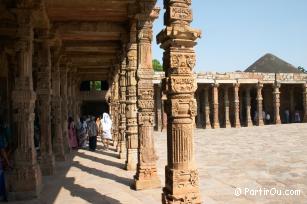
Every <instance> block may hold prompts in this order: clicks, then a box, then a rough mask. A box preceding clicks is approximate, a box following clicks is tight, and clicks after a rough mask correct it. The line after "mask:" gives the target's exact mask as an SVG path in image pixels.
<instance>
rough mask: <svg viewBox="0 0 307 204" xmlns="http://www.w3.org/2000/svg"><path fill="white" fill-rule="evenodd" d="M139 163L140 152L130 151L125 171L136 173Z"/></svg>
mask: <svg viewBox="0 0 307 204" xmlns="http://www.w3.org/2000/svg"><path fill="white" fill-rule="evenodd" d="M137 163H138V150H137V149H128V152H127V160H126V164H125V169H126V170H127V171H134V170H136V167H137Z"/></svg>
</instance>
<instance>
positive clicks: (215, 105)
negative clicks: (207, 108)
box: [212, 83, 220, 129]
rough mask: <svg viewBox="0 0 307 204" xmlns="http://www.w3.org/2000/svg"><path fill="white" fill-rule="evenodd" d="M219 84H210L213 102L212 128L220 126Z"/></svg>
mask: <svg viewBox="0 0 307 204" xmlns="http://www.w3.org/2000/svg"><path fill="white" fill-rule="evenodd" d="M218 87H219V84H217V83H215V84H212V103H213V106H212V107H213V124H212V126H213V128H214V129H217V128H220V121H219V89H218Z"/></svg>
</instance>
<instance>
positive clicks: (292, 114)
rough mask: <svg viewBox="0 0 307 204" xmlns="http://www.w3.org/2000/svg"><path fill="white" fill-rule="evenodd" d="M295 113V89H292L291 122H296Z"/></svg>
mask: <svg viewBox="0 0 307 204" xmlns="http://www.w3.org/2000/svg"><path fill="white" fill-rule="evenodd" d="M294 113H295V99H294V87H291V88H290V122H292V123H293V122H295V120H294Z"/></svg>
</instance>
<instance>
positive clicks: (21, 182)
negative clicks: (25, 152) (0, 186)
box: [7, 164, 42, 200]
mask: <svg viewBox="0 0 307 204" xmlns="http://www.w3.org/2000/svg"><path fill="white" fill-rule="evenodd" d="M7 176H8V177H7V181H8V199H9V200H30V199H35V198H37V197H39V194H40V192H41V189H42V175H41V171H40V167H39V165H38V164H35V165H28V166H23V167H16V168H15V169H14V170H13V171H12V172H11V173H9V174H8V175H7Z"/></svg>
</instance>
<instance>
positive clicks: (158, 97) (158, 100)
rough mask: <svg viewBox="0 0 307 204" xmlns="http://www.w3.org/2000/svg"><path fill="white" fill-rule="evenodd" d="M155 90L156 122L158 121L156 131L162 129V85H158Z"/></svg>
mask: <svg viewBox="0 0 307 204" xmlns="http://www.w3.org/2000/svg"><path fill="white" fill-rule="evenodd" d="M154 90H155V93H154V95H155V117H156V119H155V121H156V128H155V130H156V131H159V130H161V128H162V99H161V98H162V96H161V84H156V85H155V86H154Z"/></svg>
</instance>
